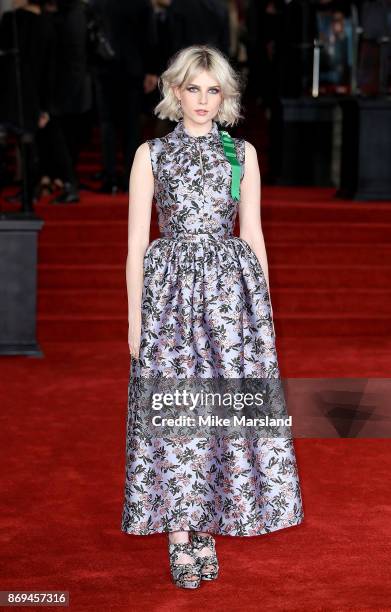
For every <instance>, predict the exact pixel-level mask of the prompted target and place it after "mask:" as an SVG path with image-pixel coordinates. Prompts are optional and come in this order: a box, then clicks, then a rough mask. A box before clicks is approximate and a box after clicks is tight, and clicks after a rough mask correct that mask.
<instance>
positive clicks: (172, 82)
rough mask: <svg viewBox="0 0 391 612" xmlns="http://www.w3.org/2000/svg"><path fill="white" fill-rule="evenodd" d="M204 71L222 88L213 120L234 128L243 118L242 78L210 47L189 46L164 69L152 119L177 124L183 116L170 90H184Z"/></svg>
mask: <svg viewBox="0 0 391 612" xmlns="http://www.w3.org/2000/svg"><path fill="white" fill-rule="evenodd" d="M204 70H207V71H208V72H210V73H211V74H212V75H213V76H214V77H215V79H216V80H217V81H218V83H219V85H220V87H221V93H222V102H221V104H220V108H219V111H218V113H217V115H216V116H215V118H214V119H215V120H216V121H218V122H219V123H220V124H222V125H229V126H233V125H235V124H236V123H237V122H238V121H239V119H241V118H242V115H241V114H240V95H241V93H240V88H241V78H240V75H239V73H237V72H235V70H234V69H233V68H232V66H231V64H230V63H229V60H228V59H227V58H226V56H225V55H224V54H223V53H222V52H221V51H219V50H218V49H216V48H215V47H212V46H210V45H191V46H190V47H185V48H184V49H180V50H179V51H177V53H175V55H173V56H172V58H171V59H170V60H169V63H168V67H167V69H166V70H165V71H164V72H163V73H162V74H161V75H160V77H159V90H160V92H161V94H162V95H163V99H162V100H161V101H160V102H159V104H157V106H155V108H154V113H155V115H157V116H158V117H159V119H170V120H171V121H179V120H180V119H181V118H182V117H183V113H182V109H181V107H180V105H179V104H178V100H177V98H176V96H175V93H174V90H173V87H176V86H177V87H179V88H183V87H186V85H187V83H190V82H191V80H192V79H193V77H195V76H197V75H198V74H199V73H200V72H203V71H204Z"/></svg>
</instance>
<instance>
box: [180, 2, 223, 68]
mask: <svg viewBox="0 0 391 612" xmlns="http://www.w3.org/2000/svg"><path fill="white" fill-rule="evenodd" d="M168 18H169V23H170V43H171V49H170V55H173V54H174V53H176V52H177V51H179V49H182V48H184V47H187V46H189V45H193V44H209V45H211V46H214V47H216V48H217V49H219V50H220V51H222V52H223V53H224V54H225V55H226V56H227V57H229V53H230V44H231V39H230V22H229V12H228V7H227V3H226V1H225V0H172V2H171V3H170V6H169V8H168Z"/></svg>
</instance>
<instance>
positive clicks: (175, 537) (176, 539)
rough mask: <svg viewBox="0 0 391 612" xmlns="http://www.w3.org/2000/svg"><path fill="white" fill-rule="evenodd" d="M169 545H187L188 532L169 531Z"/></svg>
mask: <svg viewBox="0 0 391 612" xmlns="http://www.w3.org/2000/svg"><path fill="white" fill-rule="evenodd" d="M168 540H169V542H170V544H187V543H188V542H189V532H188V531H170V532H169V534H168Z"/></svg>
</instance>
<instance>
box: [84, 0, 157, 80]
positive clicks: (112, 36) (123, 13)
mask: <svg viewBox="0 0 391 612" xmlns="http://www.w3.org/2000/svg"><path fill="white" fill-rule="evenodd" d="M90 5H91V7H92V9H93V10H94V11H95V12H96V14H97V16H98V17H99V19H100V20H101V23H102V28H103V30H104V32H105V35H106V36H107V38H108V39H109V41H110V43H111V46H112V48H113V50H114V52H115V60H114V61H115V62H117V63H118V64H121V65H122V66H123V69H124V72H125V73H127V74H128V75H129V76H132V77H142V76H144V75H145V74H147V73H150V74H157V70H158V60H157V56H156V53H157V35H156V24H155V20H154V13H153V8H152V4H151V2H150V1H149V0H91V2H90ZM109 61H110V60H109ZM102 62H103V63H104V60H102Z"/></svg>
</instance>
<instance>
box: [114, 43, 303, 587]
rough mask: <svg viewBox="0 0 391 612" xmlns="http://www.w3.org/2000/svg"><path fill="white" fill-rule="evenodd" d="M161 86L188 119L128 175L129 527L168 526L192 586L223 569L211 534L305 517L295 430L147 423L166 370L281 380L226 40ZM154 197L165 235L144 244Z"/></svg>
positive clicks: (261, 528)
mask: <svg viewBox="0 0 391 612" xmlns="http://www.w3.org/2000/svg"><path fill="white" fill-rule="evenodd" d="M161 89H162V92H163V99H162V100H161V101H160V103H159V104H158V105H157V107H156V109H155V112H156V114H157V115H158V116H159V117H161V118H169V119H171V120H177V121H178V124H177V126H176V127H175V128H174V130H173V131H172V132H171V133H169V134H168V135H167V136H165V137H162V138H155V139H152V140H149V141H147V142H145V143H143V144H142V145H141V146H140V147H139V148H138V150H137V153H136V156H135V159H134V163H133V166H132V170H131V174H130V192H129V193H130V199H129V201H130V205H129V251H128V258H127V263H126V278H127V290H128V304H129V337H128V342H129V350H130V354H131V357H132V359H131V365H130V377H129V388H128V421H127V450H126V452H127V461H126V482H125V503H124V508H123V515H122V530H123V531H124V532H126V533H130V534H139V535H147V534H152V533H159V532H167V533H168V534H169V555H170V565H171V572H172V577H173V579H174V581H175V583H176V584H177V585H178V586H181V587H185V588H196V587H198V586H199V585H200V582H201V579H204V580H213V579H215V578H217V575H218V569H219V566H218V561H217V556H216V551H215V541H214V538H213V537H212V535H211V534H212V533H215V534H225V535H232V536H234V535H239V536H253V535H260V534H264V533H269V532H271V531H274V530H277V529H281V528H284V527H289V526H292V525H297V524H299V523H300V522H301V521H302V519H303V510H302V502H301V494H300V486H299V480H298V474H297V467H296V461H295V454H294V449H293V443H292V439H291V437H290V436H289V435H284V436H283V437H276V436H275V435H270V432H269V434H268V435H266V436H259V435H257V434H254V433H252V434H251V435H249V433H248V431H244V430H245V428H244V427H243V429H242V430H241V431H240V432H239V435H237V434H238V432H237V431H236V432H232V431H229V435H226V432H222V431H219V430H218V428H215V429H214V428H213V427H210V428H209V429H208V428H207V427H205V429H204V433H202V431H201V433H200V431H199V429H198V430H194V432H195V433H194V435H192V434H191V426H190V427H188V428H187V429H186V428H185V427H182V428H181V427H179V432H178V430H176V431H175V432H174V434H172V433H171V435H165V433H163V430H162V433H160V432H159V426H157V427H156V428H155V429H154V428H153V427H152V426H151V422H152V421H153V418H152V417H151V414H152V412H153V411H154V409H155V408H156V406H155V405H153V406H151V404H150V402H149V399H150V396H148V395H143V390H144V389H145V388H146V387H147V386H148V385H147V382H148V380H149V381H152V382H153V384H155V383H156V382H161V381H164V380H165V379H170V385H172V388H174V387H176V386H177V385H176V381H177V382H178V383H179V381H182V382H183V380H185V381H190V379H191V381H192V383H193V382H194V378H196V380H197V381H198V384H199V388H200V387H201V386H202V385H201V384H200V382H207V381H212V382H213V381H216V380H218V381H220V382H221V381H223V382H225V383H228V382H229V383H233V385H235V382H236V383H237V382H239V383H243V382H244V381H245V380H250V379H254V378H255V379H261V378H263V379H267V380H268V381H269V382H270V381H273V380H274V381H275V382H277V381H278V380H279V379H280V375H279V368H278V363H277V356H276V351H275V335H274V326H273V318H272V308H271V304H270V297H269V285H268V266H267V258H266V252H265V244H264V240H263V234H262V228H261V223H260V176H259V167H258V162H257V155H256V151H255V149H254V147H253V146H252V145H251V144H250V143H248V142H246V141H244V140H243V139H237V138H235V139H230V137H229V135H228V134H227V132H225V130H224V131H222V133H220V130H219V129H218V127H217V122H219V123H220V124H222V125H234V124H235V123H236V122H237V121H238V119H239V118H240V102H239V97H240V94H239V82H238V76H237V75H236V73H235V72H234V70H233V69H232V67H231V66H230V64H229V62H228V61H227V59H226V58H225V56H224V55H223V54H221V53H220V52H219V51H218V50H217V49H215V48H212V47H210V46H191V47H187V48H185V49H182V50H181V51H179V52H178V53H177V54H176V55H175V56H174V58H173V59H172V61H171V63H170V65H169V67H168V68H167V70H166V71H165V72H164V73H163V74H162V76H161ZM154 195H155V198H156V203H157V209H158V215H159V227H160V232H161V237H160V238H158V239H156V240H154V241H152V243H150V244H149V246H148V242H149V226H150V217H151V202H152V199H153V196H154ZM238 211H239V215H240V237H234V236H233V229H234V222H235V217H236V214H237V212H238ZM239 386H240V385H239ZM145 397H147V402H146V403H144V404H143V398H144V399H145ZM183 403H184V404H185V402H183ZM143 406H145V408H146V409H145V408H144V407H143ZM181 407H182V408H183V406H182V405H181V403H179V406H177V405H175V407H174V411H173V412H174V414H179V413H180V408H181ZM282 413H283V414H286V412H285V406H284V405H283V407H282ZM148 420H149V421H148ZM154 422H155V421H154ZM164 431H165V430H164ZM189 431H190V433H189ZM232 434H233V435H232Z"/></svg>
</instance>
